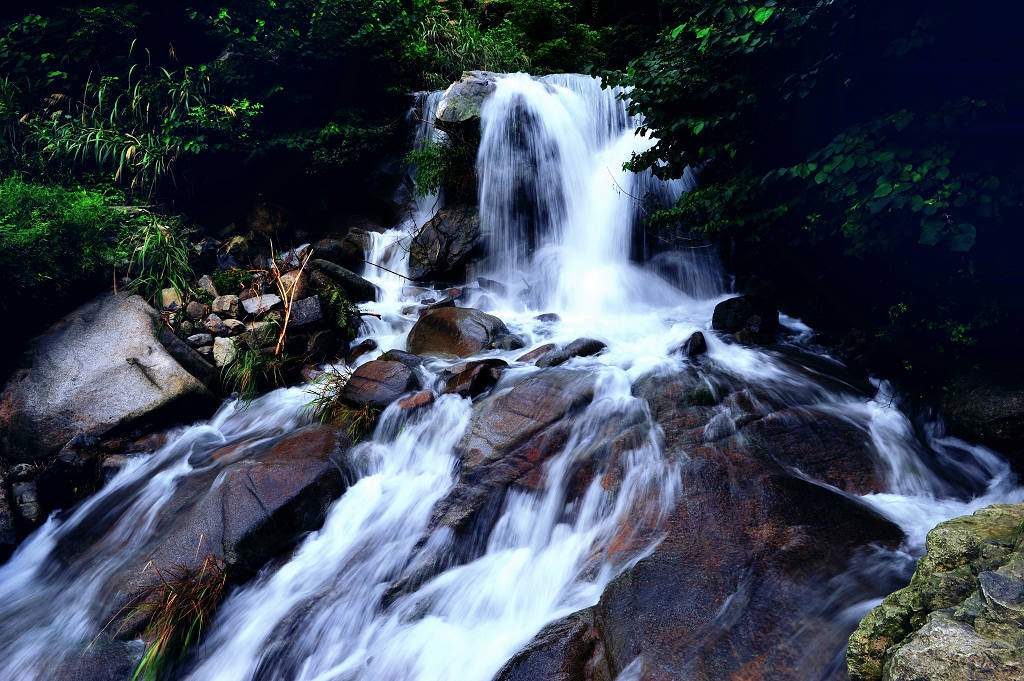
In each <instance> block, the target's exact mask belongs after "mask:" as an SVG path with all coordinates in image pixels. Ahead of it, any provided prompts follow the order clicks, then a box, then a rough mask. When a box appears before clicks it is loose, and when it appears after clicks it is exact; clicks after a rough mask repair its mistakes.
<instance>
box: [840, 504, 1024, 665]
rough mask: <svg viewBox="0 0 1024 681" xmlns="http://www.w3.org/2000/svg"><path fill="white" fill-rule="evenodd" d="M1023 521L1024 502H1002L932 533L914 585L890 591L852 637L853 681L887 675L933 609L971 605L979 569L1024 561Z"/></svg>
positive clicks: (980, 570) (849, 654)
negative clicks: (899, 651) (1022, 552)
mask: <svg viewBox="0 0 1024 681" xmlns="http://www.w3.org/2000/svg"><path fill="white" fill-rule="evenodd" d="M1022 523H1024V504H1018V505H1010V504H997V505H994V506H989V507H987V508H983V509H981V510H979V511H977V512H975V513H974V515H970V516H963V517H960V518H954V519H953V520H948V521H946V522H944V523H941V524H939V525H937V526H936V527H935V528H934V529H933V530H932V531H931V532H929V533H928V539H927V543H926V550H927V552H926V554H925V555H924V556H923V557H922V558H921V560H920V561H919V562H918V565H917V570H916V571H915V572H914V576H913V577H912V578H911V580H910V584H909V585H908V586H906V587H904V588H903V589H900V590H899V591H896V592H894V593H892V594H890V595H889V596H887V597H886V598H885V600H883V601H882V603H881V604H880V605H879V606H877V607H875V608H874V609H872V610H871V612H869V613H868V614H867V616H866V617H865V618H864V619H863V620H862V621H861V623H860V625H859V626H858V627H857V630H856V631H854V632H853V635H852V636H850V646H849V649H848V650H847V657H846V661H847V665H848V668H849V672H850V679H851V681H874V680H876V679H881V678H883V668H884V666H885V665H886V664H887V663H888V662H889V661H890V660H891V658H892V656H893V653H894V652H895V650H896V648H897V646H900V645H901V644H904V643H905V642H907V641H908V638H909V637H911V636H912V635H913V634H914V633H915V632H917V631H918V630H920V629H922V628H923V627H925V625H926V624H927V623H928V621H929V615H931V614H932V613H935V612H937V611H941V610H947V609H952V608H957V607H958V606H959V608H960V609H961V610H964V611H965V612H966V611H967V610H970V601H971V600H972V599H975V598H977V594H976V592H977V591H978V586H979V581H978V575H979V574H981V573H982V572H986V571H991V570H994V569H997V568H999V567H1000V566H1003V565H1008V564H1009V565H1012V564H1016V563H1018V562H1021V559H1022V557H1021V555H1020V549H1021V541H1020V540H1021V526H1022ZM975 609H976V610H978V608H975ZM971 619H974V618H973V617H972V618H971Z"/></svg>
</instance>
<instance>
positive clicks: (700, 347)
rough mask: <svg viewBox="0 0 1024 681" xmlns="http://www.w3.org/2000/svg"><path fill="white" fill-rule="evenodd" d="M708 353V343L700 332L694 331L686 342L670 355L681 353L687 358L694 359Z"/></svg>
mask: <svg viewBox="0 0 1024 681" xmlns="http://www.w3.org/2000/svg"><path fill="white" fill-rule="evenodd" d="M707 351H708V342H707V339H706V338H704V334H703V333H701V332H700V331H694V332H693V334H692V335H691V336H690V337H689V338H687V339H686V341H685V342H684V343H683V344H682V345H680V346H678V347H676V348H675V349H673V350H672V353H673V354H674V353H681V354H683V355H685V356H687V357H696V356H698V355H703V354H704V353H706V352H707Z"/></svg>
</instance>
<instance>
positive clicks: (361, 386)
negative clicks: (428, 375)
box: [341, 359, 420, 409]
mask: <svg viewBox="0 0 1024 681" xmlns="http://www.w3.org/2000/svg"><path fill="white" fill-rule="evenodd" d="M419 387H420V381H419V378H418V377H417V376H416V373H415V372H414V371H413V370H412V369H410V368H409V367H408V366H407V365H405V364H403V363H402V362H397V361H388V360H379V359H377V360H373V361H372V362H367V363H366V364H363V365H362V366H360V367H359V368H358V369H356V370H355V372H354V373H353V374H352V376H351V378H349V379H348V383H346V384H345V387H344V388H342V391H341V399H343V400H345V401H346V402H352V403H355V404H366V405H370V406H371V407H376V408H377V409H383V408H384V407H386V406H388V405H389V404H391V403H392V402H394V401H395V400H397V399H398V398H399V397H401V396H402V395H404V394H405V393H407V392H410V391H412V390H416V389H417V388H419Z"/></svg>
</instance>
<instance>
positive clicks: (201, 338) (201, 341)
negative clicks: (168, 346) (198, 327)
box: [186, 333, 213, 348]
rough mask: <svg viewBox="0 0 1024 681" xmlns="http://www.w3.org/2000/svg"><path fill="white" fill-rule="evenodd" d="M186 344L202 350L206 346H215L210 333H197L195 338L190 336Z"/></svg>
mask: <svg viewBox="0 0 1024 681" xmlns="http://www.w3.org/2000/svg"><path fill="white" fill-rule="evenodd" d="M186 342H188V344H189V345H191V346H192V347H194V348H201V347H203V346H205V345H213V336H212V335H211V334H208V333H197V334H195V335H194V336H189V337H188V338H187V339H186Z"/></svg>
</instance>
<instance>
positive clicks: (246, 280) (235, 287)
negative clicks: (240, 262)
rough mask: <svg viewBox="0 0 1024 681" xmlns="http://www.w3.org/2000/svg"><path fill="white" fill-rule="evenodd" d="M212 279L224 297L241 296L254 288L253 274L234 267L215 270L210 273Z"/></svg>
mask: <svg viewBox="0 0 1024 681" xmlns="http://www.w3.org/2000/svg"><path fill="white" fill-rule="evenodd" d="M210 279H212V280H213V285H214V287H216V289H217V293H219V294H221V295H222V296H227V295H235V296H237V295H239V294H240V293H242V292H243V291H245V289H247V288H249V287H250V286H252V282H253V273H252V272H250V271H249V270H243V269H239V268H237V267H232V268H230V269H226V270H215V271H214V272H211V273H210Z"/></svg>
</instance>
